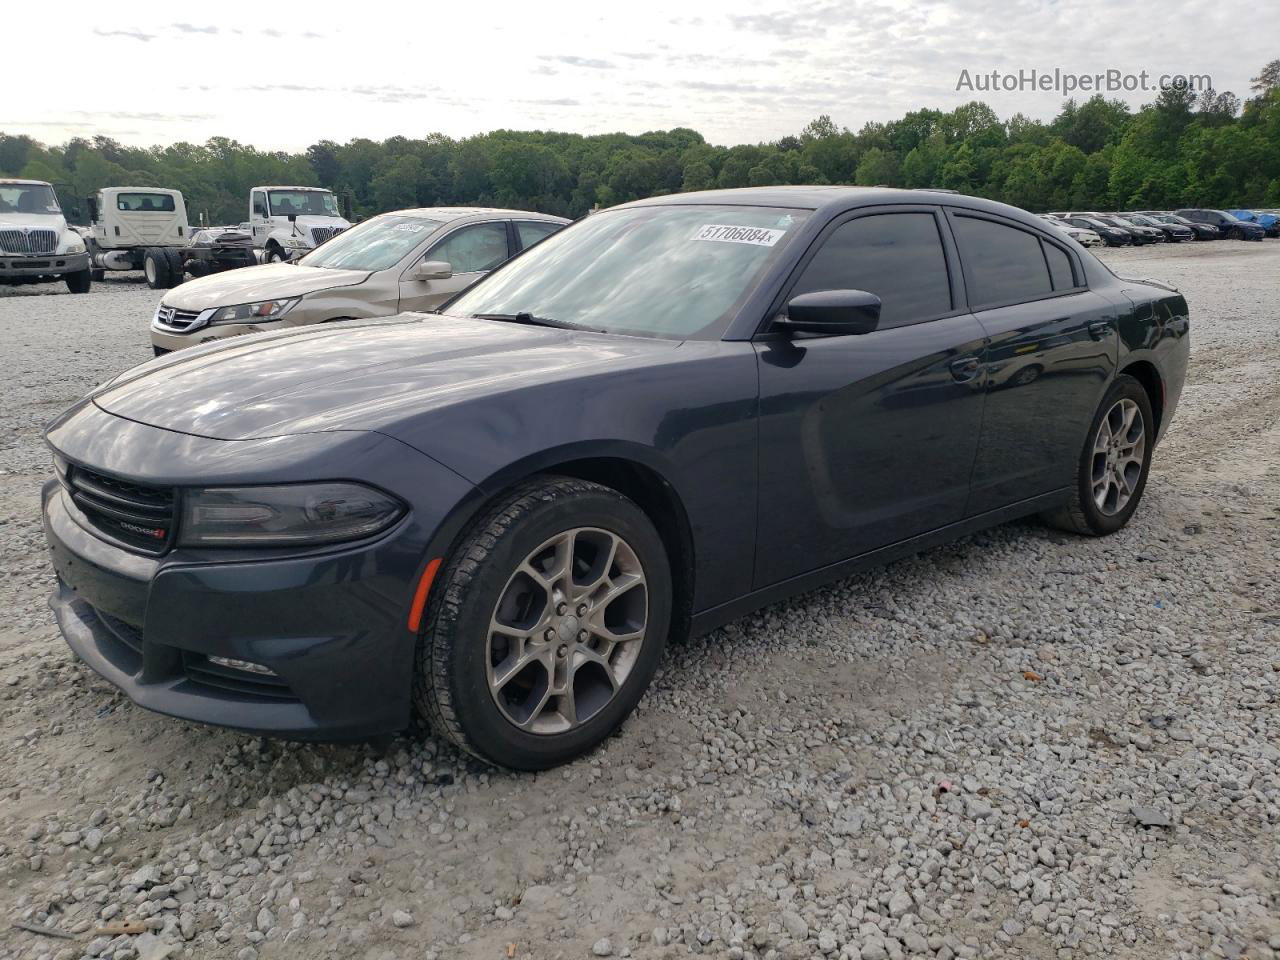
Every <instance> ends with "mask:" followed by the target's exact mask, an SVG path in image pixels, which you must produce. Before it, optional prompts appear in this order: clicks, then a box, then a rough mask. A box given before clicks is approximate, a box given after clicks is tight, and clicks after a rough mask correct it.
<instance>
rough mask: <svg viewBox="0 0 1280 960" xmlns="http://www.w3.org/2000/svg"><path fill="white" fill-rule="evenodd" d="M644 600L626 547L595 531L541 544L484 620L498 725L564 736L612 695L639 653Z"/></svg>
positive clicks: (640, 572) (639, 571) (639, 573)
mask: <svg viewBox="0 0 1280 960" xmlns="http://www.w3.org/2000/svg"><path fill="white" fill-rule="evenodd" d="M648 614H649V601H648V592H647V584H646V580H645V575H644V569H643V567H642V566H641V565H640V560H639V558H638V557H637V555H636V552H635V550H634V549H632V547H631V546H630V544H628V543H627V542H626V541H625V540H624V539H622V538H621V537H619V536H618V535H617V534H615V533H611V532H610V531H608V530H602V529H599V528H595V527H582V528H577V529H573V530H567V531H565V532H563V533H560V534H557V535H556V536H554V537H552V538H551V539H549V540H547V541H546V542H545V543H543V544H542V545H541V546H539V547H538V548H537V549H536V550H534V551H533V552H532V553H530V554H529V555H528V556H527V557H526V558H525V559H524V561H523V562H521V564H520V565H519V566H518V567H517V568H516V570H515V572H514V573H513V574H512V575H511V577H510V578H509V579H508V581H507V584H506V586H505V587H504V588H503V590H502V593H501V594H500V595H499V598H498V603H497V605H496V607H495V608H494V611H493V615H492V616H491V617H490V621H489V635H488V637H487V639H486V650H485V667H486V672H487V680H488V684H489V693H490V694H491V695H492V697H493V699H494V702H495V703H496V704H497V705H498V709H499V710H501V711H502V714H503V716H505V717H506V719H507V720H508V721H510V722H511V723H512V724H514V725H515V726H516V727H518V728H520V729H521V730H524V731H526V732H528V733H534V734H560V733H566V732H568V731H570V730H573V729H575V728H576V727H579V726H581V725H582V724H584V723H586V722H587V721H589V720H590V719H591V718H592V717H593V716H595V715H596V714H597V713H599V712H600V710H602V709H603V708H604V707H605V706H606V705H607V704H608V703H609V702H610V701H611V700H613V698H614V697H615V696H616V695H617V693H618V691H619V690H620V689H621V688H622V685H623V684H624V683H625V682H626V679H627V676H628V675H629V674H630V673H631V670H632V668H633V667H634V666H635V664H636V660H637V659H638V657H639V655H640V648H641V646H642V645H643V644H644V640H645V631H646V627H647V624H648Z"/></svg>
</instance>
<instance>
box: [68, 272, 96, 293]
mask: <svg viewBox="0 0 1280 960" xmlns="http://www.w3.org/2000/svg"><path fill="white" fill-rule="evenodd" d="M63 279H64V280H66V281H67V289H68V290H70V291H71V292H72V293H88V292H89V288H90V287H92V286H93V277H92V276H90V272H89V269H88V268H87V267H86V268H85V269H84V270H77V271H76V272H75V273H67V274H63Z"/></svg>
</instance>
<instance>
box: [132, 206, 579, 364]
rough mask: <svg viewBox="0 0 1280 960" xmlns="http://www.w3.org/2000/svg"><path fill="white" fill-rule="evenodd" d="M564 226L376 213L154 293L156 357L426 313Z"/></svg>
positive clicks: (529, 217) (522, 219)
mask: <svg viewBox="0 0 1280 960" xmlns="http://www.w3.org/2000/svg"><path fill="white" fill-rule="evenodd" d="M568 222H569V221H568V220H565V219H564V218H563V217H551V216H547V215H546V214H542V213H531V212H529V211H527V210H494V209H480V208H475V207H426V208H422V209H417V210H397V211H395V212H394V213H384V214H381V215H380V216H376V217H373V218H371V219H369V220H366V221H364V222H363V223H360V224H357V225H356V226H354V227H352V228H351V229H350V230H347V231H345V232H344V233H340V234H338V235H337V236H335V237H334V238H333V239H331V240H329V241H327V242H326V243H323V244H321V245H320V246H319V247H317V248H316V249H315V250H312V251H311V252H310V253H308V254H307V255H306V256H305V257H303V258H302V259H300V260H298V261H296V262H294V263H270V264H262V265H260V266H256V267H242V268H240V269H238V270H229V271H226V272H225V273H215V274H212V275H210V276H207V277H201V278H199V279H198V280H190V281H188V282H186V283H184V284H181V285H180V286H177V287H174V288H173V289H172V290H169V291H167V292H166V293H165V295H164V300H163V301H161V303H160V306H159V307H157V308H156V313H155V317H154V318H153V319H152V321H151V344H152V346H153V347H154V349H155V352H156V355H157V356H159V355H160V354H163V353H169V352H171V351H173V350H181V349H182V348H183V347H190V346H194V345H195V344H198V343H207V342H209V341H210V340H221V339H223V338H224V337H237V336H240V335H242V334H246V333H258V332H260V331H264V330H281V329H285V328H287V327H294V326H303V325H306V324H312V323H329V322H331V321H334V320H364V319H369V318H371V317H389V316H392V315H394V314H397V313H403V312H405V311H409V310H433V309H435V308H436V307H438V306H439V305H440V304H442V303H443V302H444V301H446V300H448V299H449V298H450V297H452V296H453V295H454V294H456V293H458V292H459V291H460V290H462V289H464V288H465V287H468V286H470V285H471V284H472V283H474V282H475V281H476V280H478V279H480V277H482V276H484V275H485V274H486V273H487V272H488V271H490V270H492V269H493V268H494V267H496V266H498V265H499V264H501V263H502V262H503V261H505V260H507V259H508V258H510V257H513V256H515V255H516V254H517V253H519V252H520V251H521V250H523V249H525V248H526V247H531V246H533V245H534V244H535V243H537V242H538V241H539V240H542V239H543V238H544V237H548V236H550V235H551V234H553V233H555V232H556V231H557V230H559V229H560V228H561V227H563V226H564V225H565V224H567V223H568Z"/></svg>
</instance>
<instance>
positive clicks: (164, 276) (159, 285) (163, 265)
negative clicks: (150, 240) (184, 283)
mask: <svg viewBox="0 0 1280 960" xmlns="http://www.w3.org/2000/svg"><path fill="white" fill-rule="evenodd" d="M142 272H143V274H144V275H145V276H146V278H147V286H148V287H150V288H151V289H152V290H167V289H169V287H171V286H173V284H172V283H171V282H170V280H169V258H168V257H167V256H166V255H165V251H164V250H162V249H160V248H159V247H148V248H147V252H146V253H145V254H143V257H142Z"/></svg>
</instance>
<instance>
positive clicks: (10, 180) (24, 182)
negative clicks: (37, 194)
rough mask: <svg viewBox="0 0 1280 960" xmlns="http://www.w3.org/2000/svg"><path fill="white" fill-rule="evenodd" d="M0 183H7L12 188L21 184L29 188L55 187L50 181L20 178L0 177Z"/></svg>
mask: <svg viewBox="0 0 1280 960" xmlns="http://www.w3.org/2000/svg"><path fill="white" fill-rule="evenodd" d="M0 183H7V184H9V185H10V186H14V185H17V184H21V185H22V186H27V187H51V186H53V184H51V183H50V182H49V181H48V180H23V179H21V178H19V177H0Z"/></svg>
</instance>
